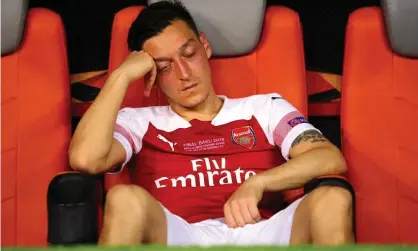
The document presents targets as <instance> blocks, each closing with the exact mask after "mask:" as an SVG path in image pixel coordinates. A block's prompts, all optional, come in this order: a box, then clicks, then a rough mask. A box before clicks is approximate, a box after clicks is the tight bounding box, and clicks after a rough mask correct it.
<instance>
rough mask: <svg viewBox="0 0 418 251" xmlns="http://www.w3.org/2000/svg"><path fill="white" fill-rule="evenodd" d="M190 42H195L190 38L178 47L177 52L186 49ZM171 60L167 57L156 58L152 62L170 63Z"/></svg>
mask: <svg viewBox="0 0 418 251" xmlns="http://www.w3.org/2000/svg"><path fill="white" fill-rule="evenodd" d="M192 42H196V41H195V40H194V39H193V38H190V39H189V40H187V41H186V42H185V43H184V44H183V45H182V46H180V48H179V50H181V49H184V48H185V47H187V46H188V45H189V44H190V43H192ZM170 60H171V58H168V57H158V58H154V61H156V62H162V61H170Z"/></svg>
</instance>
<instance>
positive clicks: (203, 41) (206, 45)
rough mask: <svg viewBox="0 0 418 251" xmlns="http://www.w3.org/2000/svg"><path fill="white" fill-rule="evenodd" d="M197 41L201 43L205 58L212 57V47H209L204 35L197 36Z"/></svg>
mask: <svg viewBox="0 0 418 251" xmlns="http://www.w3.org/2000/svg"><path fill="white" fill-rule="evenodd" d="M199 40H200V42H201V43H202V45H203V48H205V51H206V56H207V57H208V58H210V57H211V56H212V47H210V44H209V42H208V40H207V38H206V34H205V33H203V32H201V33H200V35H199Z"/></svg>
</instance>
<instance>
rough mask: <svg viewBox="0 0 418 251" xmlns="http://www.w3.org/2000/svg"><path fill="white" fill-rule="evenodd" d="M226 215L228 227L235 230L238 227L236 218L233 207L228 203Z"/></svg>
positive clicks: (225, 210) (225, 208) (225, 207)
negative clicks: (233, 214)
mask: <svg viewBox="0 0 418 251" xmlns="http://www.w3.org/2000/svg"><path fill="white" fill-rule="evenodd" d="M224 215H225V223H226V225H228V226H229V227H232V228H235V227H236V226H237V223H236V222H235V220H234V217H233V216H232V212H231V207H230V205H229V203H228V202H227V203H226V204H225V206H224Z"/></svg>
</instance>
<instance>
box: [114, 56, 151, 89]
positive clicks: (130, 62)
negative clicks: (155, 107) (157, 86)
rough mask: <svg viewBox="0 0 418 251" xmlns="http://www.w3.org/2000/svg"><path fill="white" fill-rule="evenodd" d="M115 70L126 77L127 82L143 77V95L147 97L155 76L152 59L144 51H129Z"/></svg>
mask: <svg viewBox="0 0 418 251" xmlns="http://www.w3.org/2000/svg"><path fill="white" fill-rule="evenodd" d="M115 72H116V73H117V74H119V75H120V76H122V77H123V78H126V80H127V81H128V82H129V83H132V82H133V81H135V80H138V79H140V78H142V77H144V79H145V88H144V95H145V96H147V97H148V96H149V95H150V92H151V90H152V87H153V86H154V82H155V79H156V77H157V68H156V65H155V62H154V59H153V58H152V57H151V56H150V55H149V54H148V53H146V52H144V51H133V52H131V53H130V54H129V56H128V57H126V59H125V60H124V61H123V62H122V64H121V65H120V66H119V67H118V68H117V69H116V70H115Z"/></svg>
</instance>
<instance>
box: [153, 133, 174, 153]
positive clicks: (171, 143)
mask: <svg viewBox="0 0 418 251" xmlns="http://www.w3.org/2000/svg"><path fill="white" fill-rule="evenodd" d="M157 138H159V139H160V140H162V141H163V142H165V143H167V144H169V145H170V147H171V151H173V152H174V146H175V145H177V143H173V142H171V141H169V140H168V139H166V138H164V136H161V135H160V134H158V135H157Z"/></svg>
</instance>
